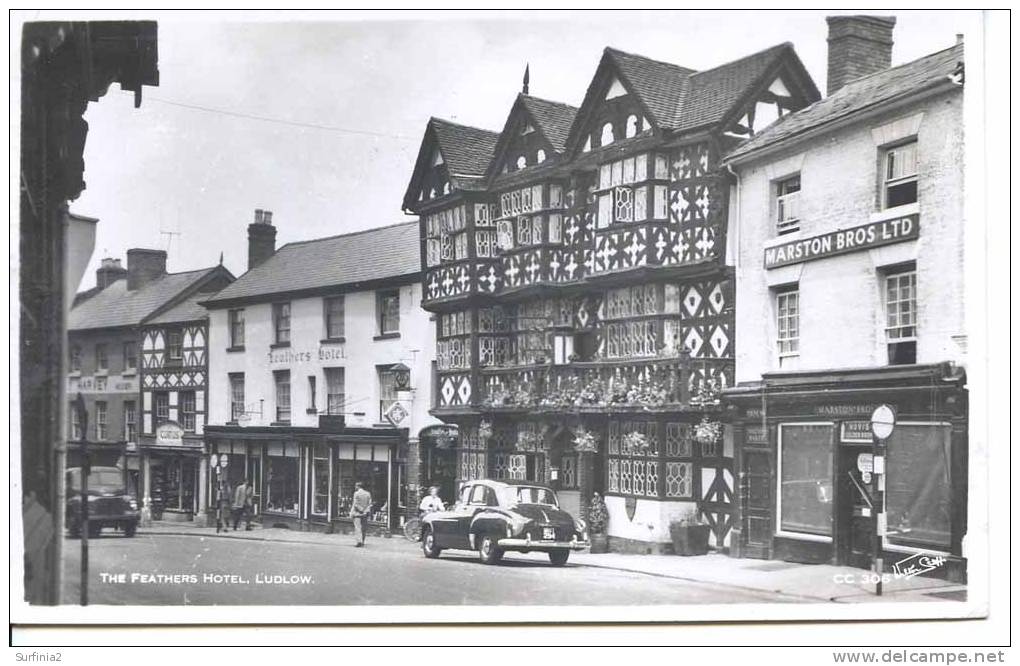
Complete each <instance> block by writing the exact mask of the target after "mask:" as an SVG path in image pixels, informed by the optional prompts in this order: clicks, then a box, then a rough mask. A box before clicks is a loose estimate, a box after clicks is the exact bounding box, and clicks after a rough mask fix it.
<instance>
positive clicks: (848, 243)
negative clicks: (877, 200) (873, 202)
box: [765, 215, 921, 268]
mask: <svg viewBox="0 0 1020 666" xmlns="http://www.w3.org/2000/svg"><path fill="white" fill-rule="evenodd" d="M920 230H921V223H920V220H919V219H918V216H917V215H907V216H905V217H897V218H894V219H891V220H883V221H881V222H872V223H870V224H864V225H861V226H859V227H853V228H851V229H840V230H839V231H830V232H829V233H827V234H821V235H820V236H813V237H811V238H804V239H801V240H794V241H790V242H788V243H783V244H781V245H776V246H775V247H768V248H765V268H779V267H780V266H789V265H790V264H800V263H804V262H805V261H813V260H815V259H822V258H824V257H832V256H835V255H838V254H845V253H847V252H856V251H858V250H868V249H871V248H873V247H881V246H882V245H890V244H892V243H899V242H902V241H908V240H913V239H915V238H917V236H918V233H919V232H920Z"/></svg>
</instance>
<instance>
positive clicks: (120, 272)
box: [96, 257, 127, 290]
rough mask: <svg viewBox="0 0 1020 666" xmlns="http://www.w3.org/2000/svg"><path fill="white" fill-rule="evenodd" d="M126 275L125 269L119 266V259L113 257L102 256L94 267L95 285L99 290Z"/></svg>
mask: <svg viewBox="0 0 1020 666" xmlns="http://www.w3.org/2000/svg"><path fill="white" fill-rule="evenodd" d="M125 277H127V270H125V269H124V268H121V265H120V259H114V258H113V257H106V258H104V259H103V260H102V261H101V262H100V265H99V268H98V269H96V286H97V287H99V289H100V290H103V289H106V288H107V287H109V286H110V285H111V284H113V283H114V282H116V281H117V280H123V279H124V278H125Z"/></svg>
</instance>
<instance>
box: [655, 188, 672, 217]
mask: <svg viewBox="0 0 1020 666" xmlns="http://www.w3.org/2000/svg"><path fill="white" fill-rule="evenodd" d="M668 202H669V197H667V196H666V186H665V185H656V186H655V202H654V208H653V210H654V211H655V212H654V215H655V219H657V220H664V219H666V218H667V217H668V216H669V214H668V213H667V210H666V209H667V207H668V205H669V204H668Z"/></svg>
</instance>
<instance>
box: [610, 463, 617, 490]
mask: <svg viewBox="0 0 1020 666" xmlns="http://www.w3.org/2000/svg"><path fill="white" fill-rule="evenodd" d="M609 492H611V493H618V492H620V461H619V460H610V461H609Z"/></svg>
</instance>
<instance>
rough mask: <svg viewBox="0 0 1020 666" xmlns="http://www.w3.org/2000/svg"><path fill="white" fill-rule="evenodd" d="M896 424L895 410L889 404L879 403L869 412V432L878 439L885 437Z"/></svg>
mask: <svg viewBox="0 0 1020 666" xmlns="http://www.w3.org/2000/svg"><path fill="white" fill-rule="evenodd" d="M895 426H896V412H894V411H893V408H892V407H890V406H889V405H879V406H878V407H876V408H875V411H873V412H872V413H871V432H872V434H873V435H875V437H878V438H879V439H886V438H888V437H889V435H891V434H892V431H893V428H894V427H895Z"/></svg>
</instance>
